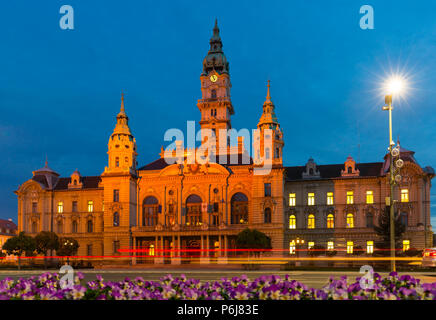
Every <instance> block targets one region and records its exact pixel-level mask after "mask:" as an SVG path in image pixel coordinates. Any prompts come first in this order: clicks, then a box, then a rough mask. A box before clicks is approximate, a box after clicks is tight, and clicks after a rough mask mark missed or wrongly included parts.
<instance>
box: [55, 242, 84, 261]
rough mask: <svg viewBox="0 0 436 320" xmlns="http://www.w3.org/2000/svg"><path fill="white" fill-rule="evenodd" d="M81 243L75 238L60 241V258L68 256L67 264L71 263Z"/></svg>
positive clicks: (58, 252) (58, 251)
mask: <svg viewBox="0 0 436 320" xmlns="http://www.w3.org/2000/svg"><path fill="white" fill-rule="evenodd" d="M78 249H79V243H78V242H77V240H76V239H74V238H61V239H60V240H59V248H58V250H57V254H58V256H66V257H67V264H69V263H70V257H71V256H73V255H75V254H76V253H77V250H78Z"/></svg>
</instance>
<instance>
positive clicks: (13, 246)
mask: <svg viewBox="0 0 436 320" xmlns="http://www.w3.org/2000/svg"><path fill="white" fill-rule="evenodd" d="M35 249H36V246H35V240H34V239H33V238H32V237H30V236H27V235H26V234H25V233H24V232H23V231H21V232H20V233H19V234H18V236H15V237H12V238H9V239H8V240H7V241H6V242H5V244H4V245H3V250H6V252H7V253H8V254H13V255H16V256H17V257H18V270H20V269H21V260H20V257H21V256H22V254H23V253H26V255H32V254H33V253H34V252H35Z"/></svg>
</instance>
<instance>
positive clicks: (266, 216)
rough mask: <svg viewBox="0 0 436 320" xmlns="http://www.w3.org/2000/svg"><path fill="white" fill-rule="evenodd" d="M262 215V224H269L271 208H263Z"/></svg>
mask: <svg viewBox="0 0 436 320" xmlns="http://www.w3.org/2000/svg"><path fill="white" fill-rule="evenodd" d="M263 215H264V217H263V221H264V223H271V208H265V211H264V213H263Z"/></svg>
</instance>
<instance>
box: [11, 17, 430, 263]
mask: <svg viewBox="0 0 436 320" xmlns="http://www.w3.org/2000/svg"><path fill="white" fill-rule="evenodd" d="M200 82H201V93H202V97H201V99H199V100H198V103H197V107H198V109H199V111H200V113H201V120H200V121H199V124H200V127H201V128H202V129H209V130H212V131H214V132H218V130H221V129H231V128H232V126H231V116H232V115H233V114H234V107H233V105H232V102H231V98H230V89H231V82H230V73H229V63H228V62H227V60H226V57H225V55H224V53H223V50H222V42H221V38H220V35H219V29H218V26H217V24H216V23H215V27H214V29H213V36H212V38H211V39H210V50H209V52H208V54H207V55H206V57H205V58H204V60H203V71H202V73H201V75H200ZM258 112H259V116H260V120H259V122H258V124H257V128H258V129H259V131H260V140H261V141H264V138H265V132H272V134H271V137H269V138H270V141H271V144H270V146H269V147H266V148H265V147H264V148H260V150H261V153H262V155H261V156H262V157H263V158H264V159H269V160H270V162H271V164H272V167H271V170H270V171H268V173H267V174H263V175H259V174H255V172H254V171H255V169H256V166H257V164H256V163H255V162H253V159H252V158H251V157H250V156H249V154H248V153H247V152H246V150H245V149H244V141H243V139H242V138H241V139H239V140H238V144H237V145H235V146H230V145H229V144H226V145H218V146H217V148H216V150H217V153H216V159H217V160H216V161H209V162H207V163H203V164H200V163H188V162H187V161H186V159H187V158H188V157H189V155H190V154H191V153H192V152H195V150H192V149H189V148H185V147H184V146H182V145H180V144H178V145H177V149H178V150H179V151H180V149H181V151H182V154H183V157H184V158H183V159H184V162H183V163H171V162H170V163H168V161H167V159H166V157H164V155H165V152H164V150H163V149H162V150H161V152H160V154H158V153H156V159H155V160H154V161H152V162H151V163H148V164H146V165H143V166H138V165H137V160H136V159H137V146H136V140H135V138H134V136H133V134H132V131H131V129H130V127H129V125H128V117H127V114H126V111H125V108H124V98H123V97H122V100H121V110H120V112H119V113H118V115H117V116H116V124H115V128H114V130H113V132H112V134H111V135H110V137H109V142H108V165H107V167H105V168H104V171H103V173H102V174H101V175H99V176H81V174H80V172H79V171H77V170H76V171H74V172H73V173H72V174H71V176H69V177H60V175H59V174H58V173H57V172H55V171H54V170H52V169H51V168H49V167H48V165H47V163H46V164H45V166H44V167H43V168H41V169H39V170H36V171H33V177H32V178H31V179H29V180H28V181H26V182H24V183H23V184H22V185H21V186H20V187H19V188H18V190H16V191H15V193H16V194H17V196H18V228H19V231H25V232H26V233H28V234H30V235H33V236H34V235H36V234H37V233H38V232H41V231H54V232H56V233H57V234H58V235H59V236H61V237H72V238H75V239H77V241H78V242H79V245H80V247H79V251H78V255H79V256H83V257H91V256H93V257H99V261H100V262H99V263H101V262H102V263H103V264H107V265H110V264H122V263H132V264H142V263H172V264H180V263H182V261H186V260H191V261H198V262H200V263H226V262H227V261H228V258H229V257H230V256H232V255H235V254H236V253H235V252H236V251H235V250H234V249H236V243H235V240H236V236H237V234H238V233H239V232H241V231H242V230H244V229H245V228H247V227H248V228H252V229H257V230H259V231H261V232H263V233H265V234H267V235H268V236H269V237H270V238H271V243H272V248H273V251H272V252H273V255H275V256H282V257H289V256H290V255H292V254H295V248H296V244H297V239H298V240H304V245H303V246H304V247H305V248H309V249H310V248H311V247H314V246H316V245H319V246H323V247H325V248H327V249H329V250H339V251H340V252H343V254H347V252H348V253H351V252H352V251H353V248H355V247H357V246H360V247H362V248H365V250H367V251H368V252H369V253H370V252H371V250H374V243H375V242H376V240H377V236H376V234H375V232H374V229H373V226H374V225H375V224H377V221H378V217H379V215H380V213H381V212H382V210H384V208H385V198H386V197H387V196H388V195H389V185H388V184H387V175H386V174H387V172H388V171H389V160H390V158H389V156H390V155H389V154H388V155H386V156H385V157H384V161H380V162H374V163H356V162H355V161H354V160H353V159H352V158H351V157H348V158H346V160H345V161H344V163H341V164H330V165H317V164H316V163H315V161H314V160H313V159H309V161H308V162H307V163H306V165H304V166H298V167H286V166H283V158H282V154H283V153H282V149H283V147H284V136H283V132H282V130H281V128H280V123H279V121H278V118H277V117H276V114H275V106H274V104H273V102H272V100H271V95H270V88H269V84H268V88H267V94H266V100H265V102H264V103H263V107H260V104H259V110H258ZM267 129H268V131H267ZM269 130H271V131H269ZM262 144H263V142H261V145H262ZM222 154H225V155H226V156H225V158H227V157H231V156H235V158H236V159H237V161H224V162H222V161H220V159H221V158H220V157H218V156H219V155H222ZM380 158H381V157H380ZM401 158H402V159H403V160H404V162H405V165H404V167H403V168H402V169H401V174H402V176H403V179H402V181H401V183H400V185H399V187H398V188H396V195H395V199H399V202H398V203H397V204H396V211H397V212H398V213H399V218H400V219H401V221H402V222H403V223H404V224H405V225H406V232H405V234H404V235H403V238H404V239H403V244H404V247H405V249H407V248H423V247H424V246H429V245H431V243H432V231H431V225H430V187H431V179H432V178H433V177H434V170H433V169H432V168H431V167H425V168H423V167H421V166H420V165H419V164H418V163H417V161H416V160H415V158H414V152H412V151H409V150H406V149H401ZM227 160H228V159H227ZM299 243H300V242H299ZM132 255H133V256H137V257H133V258H132ZM90 261H92V259H91V260H90ZM96 261H97V260H96Z"/></svg>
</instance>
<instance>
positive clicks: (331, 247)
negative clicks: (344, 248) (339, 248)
mask: <svg viewBox="0 0 436 320" xmlns="http://www.w3.org/2000/svg"><path fill="white" fill-rule="evenodd" d="M334 249H335V243H334V242H333V241H328V242H327V250H329V251H332V250H334Z"/></svg>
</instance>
